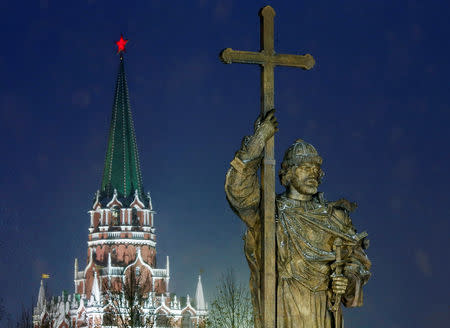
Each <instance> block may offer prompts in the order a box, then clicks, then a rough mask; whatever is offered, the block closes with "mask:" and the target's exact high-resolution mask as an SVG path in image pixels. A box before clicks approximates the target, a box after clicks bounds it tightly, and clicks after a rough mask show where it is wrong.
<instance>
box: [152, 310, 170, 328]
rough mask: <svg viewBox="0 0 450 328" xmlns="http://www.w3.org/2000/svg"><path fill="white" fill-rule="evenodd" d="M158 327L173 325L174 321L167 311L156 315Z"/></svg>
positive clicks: (166, 327)
mask: <svg viewBox="0 0 450 328" xmlns="http://www.w3.org/2000/svg"><path fill="white" fill-rule="evenodd" d="M156 327H158V328H168V327H172V322H171V320H170V318H169V317H168V316H167V315H166V314H165V313H158V314H157V315H156Z"/></svg>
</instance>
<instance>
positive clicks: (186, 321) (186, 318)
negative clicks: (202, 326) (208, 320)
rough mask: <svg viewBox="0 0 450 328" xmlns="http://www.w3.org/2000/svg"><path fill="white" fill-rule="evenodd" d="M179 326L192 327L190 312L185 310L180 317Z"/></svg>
mask: <svg viewBox="0 0 450 328" xmlns="http://www.w3.org/2000/svg"><path fill="white" fill-rule="evenodd" d="M181 328H193V326H192V320H191V312H189V311H186V312H184V313H183V315H182V317H181Z"/></svg>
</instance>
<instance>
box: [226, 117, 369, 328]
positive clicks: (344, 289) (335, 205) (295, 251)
mask: <svg viewBox="0 0 450 328" xmlns="http://www.w3.org/2000/svg"><path fill="white" fill-rule="evenodd" d="M277 126H278V123H277V120H276V118H275V115H274V110H272V111H270V112H268V113H267V115H266V116H265V117H264V118H261V117H260V118H258V119H257V121H256V123H255V131H254V134H253V135H252V136H247V137H244V140H243V142H242V146H241V149H240V150H239V151H238V152H237V153H236V155H235V157H234V159H233V161H232V162H231V167H230V169H229V170H228V173H227V175H226V181H225V191H226V195H227V199H228V201H229V203H230V206H231V208H232V209H233V210H234V212H235V213H236V214H237V215H238V216H239V217H240V218H241V219H242V220H243V221H244V222H245V224H246V226H247V232H246V234H245V238H244V240H245V246H244V251H245V256H246V258H247V262H248V265H249V267H250V291H251V294H252V302H253V309H254V318H255V327H257V328H262V323H261V297H260V296H261V276H260V275H261V271H262V268H261V265H262V261H261V225H262V222H261V221H262V218H261V212H260V201H261V196H260V195H261V190H260V184H259V179H258V174H257V173H258V169H259V166H260V163H261V159H262V152H263V149H264V145H265V144H266V141H267V140H268V139H269V138H271V137H272V136H273V135H274V134H275V132H277V131H278V128H277ZM321 165H322V158H321V157H320V156H319V154H318V153H317V151H316V149H315V148H314V147H313V146H312V145H311V144H309V143H307V142H305V141H303V140H301V139H298V140H297V141H295V143H294V144H293V145H292V146H290V147H289V149H288V150H287V151H286V153H285V155H284V158H283V162H282V164H281V170H280V172H279V178H280V182H281V184H282V185H283V186H284V187H285V188H286V191H285V192H284V193H282V194H280V195H277V197H276V218H275V220H276V247H277V252H276V253H277V255H276V256H277V258H276V263H277V264H276V265H277V279H276V280H277V291H276V293H277V297H276V304H277V305H276V306H277V309H276V313H277V315H276V320H277V328H294V327H295V328H332V327H339V328H342V327H343V324H342V323H341V322H342V314H341V311H340V304H341V303H343V304H344V305H345V306H346V307H357V306H362V304H363V288H362V287H363V286H364V285H365V284H366V282H367V281H368V279H369V277H370V272H369V270H370V267H371V262H370V260H369V259H368V258H367V256H366V254H365V252H364V249H366V248H367V247H368V240H367V239H366V238H365V237H366V236H367V234H365V233H361V234H357V233H356V230H355V228H354V226H353V224H352V220H351V219H350V216H349V214H350V212H352V211H353V210H354V209H355V208H356V204H355V203H352V202H349V201H347V200H345V199H340V200H338V201H335V202H328V201H326V200H325V199H324V197H323V193H321V192H318V186H319V184H320V182H321V179H322V178H323V176H324V173H323V171H322V169H321ZM337 245H338V246H337ZM337 249H338V251H337Z"/></svg>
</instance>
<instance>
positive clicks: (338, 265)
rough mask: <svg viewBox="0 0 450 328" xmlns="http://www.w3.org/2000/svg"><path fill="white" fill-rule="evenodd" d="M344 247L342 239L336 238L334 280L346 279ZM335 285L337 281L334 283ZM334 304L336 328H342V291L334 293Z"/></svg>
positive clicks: (334, 245)
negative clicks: (343, 272)
mask: <svg viewBox="0 0 450 328" xmlns="http://www.w3.org/2000/svg"><path fill="white" fill-rule="evenodd" d="M342 246H343V242H342V239H341V238H339V237H338V238H336V239H335V240H334V243H333V250H334V251H335V253H336V261H335V262H334V263H333V266H334V267H335V269H334V272H333V274H332V276H331V277H332V278H341V277H342V278H344V276H343V274H342V265H343V264H344V261H343V260H342ZM333 283H335V281H333ZM333 294H334V295H333V296H334V302H333V306H332V307H331V311H333V314H334V327H335V328H341V327H342V309H341V296H342V294H343V292H342V291H339V292H334V293H333Z"/></svg>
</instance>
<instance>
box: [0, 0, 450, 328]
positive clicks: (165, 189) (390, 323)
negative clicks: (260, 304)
mask: <svg viewBox="0 0 450 328" xmlns="http://www.w3.org/2000/svg"><path fill="white" fill-rule="evenodd" d="M266 4H271V5H272V6H273V7H274V9H275V11H276V12H277V15H276V17H275V35H276V38H275V49H276V51H278V52H280V53H297V54H304V53H308V52H309V53H311V54H312V55H313V56H314V57H315V59H316V66H315V67H314V69H313V70H311V71H307V72H306V71H302V70H298V69H294V68H277V69H276V73H275V78H276V81H275V87H276V93H275V106H276V108H277V117H278V120H279V124H280V131H279V133H278V134H277V137H276V158H277V159H278V162H280V160H281V158H282V155H283V152H284V150H285V149H286V148H287V147H288V146H289V145H290V144H291V143H292V142H293V141H294V140H295V139H297V138H302V139H305V140H307V141H309V142H311V143H312V144H313V145H315V146H316V148H317V149H318V151H319V153H320V154H321V155H322V156H323V157H324V164H323V168H324V171H325V173H326V176H325V179H324V182H323V184H322V186H321V188H320V189H321V190H322V191H324V192H325V195H326V197H327V198H328V199H330V200H334V199H337V198H340V197H346V198H348V199H350V200H352V201H356V202H358V204H359V208H358V209H357V211H356V212H355V213H354V215H353V222H354V224H355V226H356V227H357V228H358V230H367V231H368V233H369V235H370V239H371V248H370V249H369V250H368V254H369V257H370V258H371V260H372V261H373V276H372V278H371V280H370V281H369V284H368V285H367V286H366V289H365V306H364V307H363V308H361V309H353V310H351V311H347V312H346V317H345V321H346V327H347V326H348V327H369V328H370V327H393V328H394V327H395V328H400V327H425V326H428V327H437V326H443V325H444V322H445V323H448V320H449V319H450V317H449V303H448V294H449V291H450V288H449V287H450V286H449V279H448V277H449V275H450V270H449V267H450V266H449V262H448V260H449V255H448V249H449V247H448V245H449V242H450V240H449V231H450V229H449V228H450V224H449V219H448V217H449V215H450V209H449V206H448V204H449V192H448V186H449V183H450V181H449V180H450V179H449V177H450V175H449V172H448V167H449V151H448V140H449V137H450V129H449V122H450V120H449V119H450V105H449V104H450V94H449V78H448V77H449V75H450V64H449V61H448V58H449V57H450V49H449V48H450V45H449V41H448V40H449V39H448V35H449V32H450V21H449V19H448V16H449V6H450V5H449V3H448V2H445V1H344V2H342V1H283V2H281V1H280V2H275V1H272V2H264V1H207V0H198V1H135V2H131V1H120V2H118V1H94V0H89V1H52V0H49V1H45V0H41V1H40V3H39V1H25V2H19V1H5V0H3V1H1V3H0V15H1V23H0V24H1V27H2V31H3V34H2V40H3V42H2V43H3V45H2V47H3V49H2V51H1V53H0V73H1V76H2V79H1V80H0V145H1V149H2V160H1V161H0V172H1V174H0V186H1V188H0V246H1V249H2V251H1V253H0V254H1V256H0V282H1V284H0V285H1V297H3V298H4V299H5V303H6V306H7V309H8V311H9V312H11V313H12V314H13V315H15V313H16V311H17V309H18V308H19V306H20V303H21V302H24V303H26V304H28V303H29V302H30V299H31V297H36V296H37V292H38V287H39V279H40V274H41V273H50V274H51V276H52V278H51V279H50V280H49V282H48V283H49V286H50V288H51V290H52V292H53V293H54V294H60V292H61V290H62V289H66V290H68V291H70V292H73V280H72V278H73V261H74V258H75V257H78V259H79V262H80V267H81V266H82V265H84V263H85V262H84V261H85V257H86V247H87V245H86V240H87V234H88V231H87V228H88V225H89V216H88V214H87V211H88V210H89V209H90V206H91V204H92V202H91V201H92V197H93V195H94V193H95V191H96V190H97V189H99V187H100V183H101V174H102V170H103V161H104V156H105V151H106V142H107V133H108V128H109V121H110V115H111V105H112V100H113V91H114V83H115V78H116V74H117V69H118V57H117V55H116V54H115V45H114V41H115V40H117V39H118V38H119V36H120V33H124V35H125V37H126V38H128V39H129V43H128V47H127V53H126V59H125V60H126V72H127V76H128V86H129V90H130V98H131V106H132V111H133V115H134V121H135V129H136V134H137V142H138V147H139V151H140V159H141V168H142V171H143V179H144V185H145V188H146V190H148V191H150V192H151V194H152V198H153V205H154V207H155V209H156V211H157V212H158V215H157V216H156V218H155V224H156V229H157V238H158V245H157V251H158V254H159V266H163V265H165V256H166V255H169V256H170V258H171V273H172V276H171V291H172V292H176V293H177V294H178V295H180V296H182V295H185V294H186V293H189V294H191V295H193V294H194V292H195V283H196V280H197V274H198V272H199V270H200V269H204V270H205V273H204V275H203V282H204V288H205V294H206V297H207V298H208V300H207V301H209V302H211V297H212V295H213V294H214V289H215V285H216V283H217V280H218V279H219V277H220V275H221V273H222V272H224V271H225V270H226V268H227V267H229V266H233V267H234V268H235V269H236V270H238V271H239V276H240V278H241V279H242V280H243V281H246V280H247V277H248V270H247V265H246V262H245V259H244V255H243V252H242V246H243V242H242V234H243V232H244V231H245V227H244V225H243V224H242V223H241V222H240V221H239V219H238V218H237V217H236V216H235V215H234V214H233V213H232V211H231V210H230V209H229V207H228V204H227V202H226V200H225V194H224V191H223V183H224V176H225V172H226V170H227V168H228V166H229V162H230V161H231V160H232V158H233V155H234V152H235V151H236V150H237V149H238V147H239V146H240V141H241V138H242V136H244V135H246V134H250V133H251V128H252V125H253V121H254V119H255V118H256V115H257V114H258V112H259V68H258V67H253V66H250V65H238V64H233V65H225V64H222V63H221V62H220V61H219V59H218V54H219V52H220V50H222V49H223V48H226V47H231V48H233V49H239V50H255V51H256V50H258V49H259V17H258V15H257V13H258V10H259V8H260V7H262V6H264V5H266ZM277 190H278V191H279V192H280V191H281V190H282V189H281V187H280V186H279V185H278V187H277Z"/></svg>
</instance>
